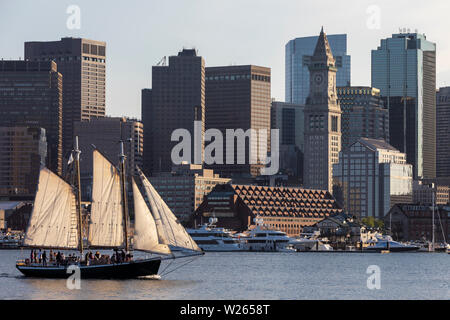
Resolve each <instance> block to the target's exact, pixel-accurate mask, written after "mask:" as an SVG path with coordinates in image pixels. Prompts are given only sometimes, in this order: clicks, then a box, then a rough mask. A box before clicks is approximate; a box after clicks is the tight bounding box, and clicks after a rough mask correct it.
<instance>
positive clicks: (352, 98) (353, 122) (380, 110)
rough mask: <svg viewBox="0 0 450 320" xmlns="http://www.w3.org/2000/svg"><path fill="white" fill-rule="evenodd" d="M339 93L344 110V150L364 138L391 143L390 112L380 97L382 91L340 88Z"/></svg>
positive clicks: (342, 126) (364, 88)
mask: <svg viewBox="0 0 450 320" xmlns="http://www.w3.org/2000/svg"><path fill="white" fill-rule="evenodd" d="M337 93H338V99H339V104H340V106H341V110H342V117H341V119H342V120H341V121H342V122H341V132H342V138H341V139H342V142H341V143H342V149H345V148H348V147H350V145H352V144H353V143H355V142H356V141H358V139H359V138H362V137H365V138H372V139H381V140H385V141H386V142H389V111H388V110H387V108H385V106H384V102H383V100H382V99H381V97H380V90H378V89H377V88H371V87H340V88H337Z"/></svg>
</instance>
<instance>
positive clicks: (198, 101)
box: [142, 49, 205, 174]
mask: <svg viewBox="0 0 450 320" xmlns="http://www.w3.org/2000/svg"><path fill="white" fill-rule="evenodd" d="M204 119H205V61H204V60H203V58H202V57H200V56H198V55H197V51H196V50H195V49H183V50H182V51H180V52H179V53H178V56H171V57H169V65H168V66H166V65H158V66H153V68H152V88H151V89H143V90H142V122H143V124H144V128H145V129H144V168H145V171H146V172H147V173H148V174H152V173H157V172H170V170H171V169H172V166H173V163H172V158H171V153H172V149H173V147H174V146H175V145H177V144H178V143H179V142H177V141H174V142H172V141H171V136H172V133H173V132H174V131H175V130H177V129H186V130H188V131H189V132H190V134H191V163H194V162H195V160H196V159H195V151H196V150H197V149H201V152H202V154H201V159H200V162H203V149H204V145H203V138H202V137H203V134H204V129H205V127H204ZM194 121H198V122H199V123H200V124H201V129H200V131H201V132H199V133H198V134H197V135H201V137H200V138H201V143H200V146H197V148H196V145H195V136H196V135H195V128H194ZM197 138H198V137H197ZM198 164H201V163H198Z"/></svg>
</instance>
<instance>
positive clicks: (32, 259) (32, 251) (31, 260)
mask: <svg viewBox="0 0 450 320" xmlns="http://www.w3.org/2000/svg"><path fill="white" fill-rule="evenodd" d="M34 255H35V253H34V249H31V253H30V262H31V263H34Z"/></svg>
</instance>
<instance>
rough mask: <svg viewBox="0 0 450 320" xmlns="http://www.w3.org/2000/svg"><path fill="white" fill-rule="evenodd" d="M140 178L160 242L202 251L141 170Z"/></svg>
mask: <svg viewBox="0 0 450 320" xmlns="http://www.w3.org/2000/svg"><path fill="white" fill-rule="evenodd" d="M140 178H141V180H142V184H143V185H144V189H145V193H146V195H147V198H148V202H149V205H150V212H151V213H152V215H153V218H154V219H155V223H156V228H157V231H158V236H159V241H160V243H164V244H168V245H172V246H175V247H179V248H184V249H188V250H193V251H199V252H200V251H202V250H201V249H200V248H199V247H198V246H197V244H196V243H195V241H194V240H192V238H191V236H190V235H189V234H188V233H187V231H186V229H185V228H184V227H183V226H182V225H181V223H180V222H179V221H178V219H177V217H176V216H175V215H174V214H173V212H172V211H171V210H170V208H169V207H168V206H167V204H166V203H165V202H164V200H163V199H162V198H161V197H160V196H159V194H158V192H156V190H155V188H154V187H153V186H152V185H151V183H150V181H148V179H147V178H146V177H145V175H144V174H143V173H142V172H140Z"/></svg>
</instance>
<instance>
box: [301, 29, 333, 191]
mask: <svg viewBox="0 0 450 320" xmlns="http://www.w3.org/2000/svg"><path fill="white" fill-rule="evenodd" d="M308 67H309V75H310V76H309V79H310V91H309V97H308V99H307V100H306V106H305V111H304V115H305V127H304V132H305V153H304V165H303V172H304V185H305V188H309V189H321V190H328V191H330V192H332V188H333V172H332V170H333V164H334V163H337V162H339V152H340V151H341V108H340V106H339V102H338V100H337V93H336V72H337V69H336V66H335V59H334V57H333V54H332V52H331V48H330V45H329V43H328V39H327V36H326V34H325V33H324V32H323V28H322V31H321V32H320V36H319V39H318V41H317V45H316V48H315V50H314V55H313V56H312V57H311V62H310V64H309V66H308Z"/></svg>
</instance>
